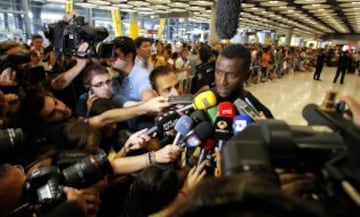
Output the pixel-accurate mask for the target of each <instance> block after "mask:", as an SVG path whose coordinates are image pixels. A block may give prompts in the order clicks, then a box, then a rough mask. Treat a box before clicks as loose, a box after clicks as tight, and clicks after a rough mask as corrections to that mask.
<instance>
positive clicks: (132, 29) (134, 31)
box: [129, 12, 139, 39]
mask: <svg viewBox="0 0 360 217" xmlns="http://www.w3.org/2000/svg"><path fill="white" fill-rule="evenodd" d="M129 36H130V38H132V39H135V38H137V37H138V36H139V25H138V14H137V12H132V13H130V22H129Z"/></svg>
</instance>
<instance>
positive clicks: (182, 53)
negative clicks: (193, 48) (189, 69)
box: [181, 50, 189, 59]
mask: <svg viewBox="0 0 360 217" xmlns="http://www.w3.org/2000/svg"><path fill="white" fill-rule="evenodd" d="M188 56H189V52H188V51H186V50H184V51H182V52H181V57H182V58H183V59H186V58H187V57H188Z"/></svg>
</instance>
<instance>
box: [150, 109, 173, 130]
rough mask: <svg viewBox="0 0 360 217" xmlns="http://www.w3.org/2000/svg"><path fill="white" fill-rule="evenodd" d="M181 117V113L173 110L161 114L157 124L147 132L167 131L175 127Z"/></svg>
mask: <svg viewBox="0 0 360 217" xmlns="http://www.w3.org/2000/svg"><path fill="white" fill-rule="evenodd" d="M179 118H180V115H179V114H178V113H177V112H174V111H171V112H169V113H168V114H167V115H164V116H161V117H160V118H159V119H158V121H157V122H156V123H155V126H153V127H152V128H150V129H149V130H148V131H147V132H146V134H147V135H151V134H153V133H155V132H166V131H168V130H170V129H172V128H174V126H175V124H176V122H177V121H178V119H179Z"/></svg>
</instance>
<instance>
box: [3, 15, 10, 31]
mask: <svg viewBox="0 0 360 217" xmlns="http://www.w3.org/2000/svg"><path fill="white" fill-rule="evenodd" d="M4 24H5V29H6V30H8V31H9V30H10V29H9V16H8V13H4Z"/></svg>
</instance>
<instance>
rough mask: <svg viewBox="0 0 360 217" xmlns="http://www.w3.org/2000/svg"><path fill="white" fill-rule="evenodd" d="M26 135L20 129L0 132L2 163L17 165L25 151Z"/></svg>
mask: <svg viewBox="0 0 360 217" xmlns="http://www.w3.org/2000/svg"><path fill="white" fill-rule="evenodd" d="M23 144H24V134H23V132H22V130H21V129H20V128H15V129H13V128H9V129H2V130H0V156H1V157H0V159H1V160H0V163H15V162H16V160H17V159H18V158H19V157H20V156H19V153H20V152H21V151H23V150H24V148H23V147H22V146H23Z"/></svg>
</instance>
